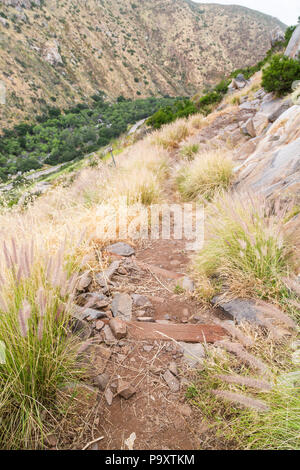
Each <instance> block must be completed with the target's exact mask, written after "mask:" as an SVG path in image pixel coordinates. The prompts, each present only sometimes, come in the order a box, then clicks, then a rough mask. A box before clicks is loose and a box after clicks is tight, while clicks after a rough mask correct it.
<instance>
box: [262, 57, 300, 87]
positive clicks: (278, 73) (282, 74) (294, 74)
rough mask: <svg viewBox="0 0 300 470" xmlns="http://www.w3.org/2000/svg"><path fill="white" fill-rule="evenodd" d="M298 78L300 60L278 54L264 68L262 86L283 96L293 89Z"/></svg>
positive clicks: (299, 75)
mask: <svg viewBox="0 0 300 470" xmlns="http://www.w3.org/2000/svg"><path fill="white" fill-rule="evenodd" d="M296 80H300V61H299V60H294V59H291V58H290V57H286V56H284V55H276V56H274V57H273V58H272V60H271V62H270V65H269V66H268V67H267V68H265V69H264V70H263V78H262V86H263V87H264V89H265V90H266V91H269V92H271V91H274V92H275V93H276V94H277V95H278V96H282V95H286V94H287V93H290V92H291V91H292V84H293V82H295V81H296Z"/></svg>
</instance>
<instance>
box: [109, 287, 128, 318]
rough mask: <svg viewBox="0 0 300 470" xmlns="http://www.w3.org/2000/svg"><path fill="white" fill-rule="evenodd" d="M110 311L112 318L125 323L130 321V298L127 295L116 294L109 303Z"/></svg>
mask: <svg viewBox="0 0 300 470" xmlns="http://www.w3.org/2000/svg"><path fill="white" fill-rule="evenodd" d="M111 311H112V314H113V316H114V317H120V318H122V319H123V320H125V321H129V320H131V314H132V298H131V296H130V295H129V294H122V293H119V292H117V293H116V294H115V296H114V298H113V301H112V303H111Z"/></svg>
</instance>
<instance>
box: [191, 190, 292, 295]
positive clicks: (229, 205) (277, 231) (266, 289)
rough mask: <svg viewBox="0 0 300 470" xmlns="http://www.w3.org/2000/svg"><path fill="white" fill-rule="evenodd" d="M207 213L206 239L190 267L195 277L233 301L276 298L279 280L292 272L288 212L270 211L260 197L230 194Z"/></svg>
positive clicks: (223, 197) (280, 282)
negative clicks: (197, 276)
mask: <svg viewBox="0 0 300 470" xmlns="http://www.w3.org/2000/svg"><path fill="white" fill-rule="evenodd" d="M208 211H209V233H210V237H208V239H207V242H206V243H205V246H204V248H203V250H202V251H201V252H200V253H199V255H198V257H197V260H196V263H195V269H196V271H197V272H198V273H199V274H200V277H201V276H203V277H205V278H208V279H209V280H210V282H211V283H213V284H214V285H215V291H216V290H217V291H218V290H220V289H222V286H223V285H226V287H227V290H229V291H230V292H231V293H232V294H233V295H235V296H239V295H241V296H246V297H247V296H249V295H250V296H251V295H254V296H258V297H265V298H272V297H275V298H276V297H281V296H282V295H283V292H282V289H283V283H282V278H284V277H288V276H290V275H292V273H293V272H295V270H296V268H297V260H296V259H295V257H294V248H295V244H296V243H297V233H290V232H289V231H288V227H287V226H286V225H285V216H286V214H287V213H288V207H283V208H281V209H279V207H277V208H275V210H274V208H273V207H272V205H270V204H269V203H268V202H267V201H266V200H265V199H264V198H262V197H258V196H255V195H253V194H250V193H245V194H239V193H234V194H223V195H219V196H218V197H217V198H216V199H215V200H214V201H213V204H212V205H211V206H210V207H209V208H208ZM283 290H284V289H283Z"/></svg>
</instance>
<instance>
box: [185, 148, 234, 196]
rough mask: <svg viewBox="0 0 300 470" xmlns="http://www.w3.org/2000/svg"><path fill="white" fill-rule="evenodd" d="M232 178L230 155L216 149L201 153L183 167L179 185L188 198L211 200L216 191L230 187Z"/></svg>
mask: <svg viewBox="0 0 300 470" xmlns="http://www.w3.org/2000/svg"><path fill="white" fill-rule="evenodd" d="M232 179H233V164H232V161H231V159H230V157H229V156H228V155H224V152H221V151H220V150H216V151H211V152H207V153H205V154H199V155H197V156H196V157H195V159H194V161H193V162H191V163H190V164H189V165H187V166H184V167H182V168H181V169H180V170H179V172H178V175H177V185H178V189H179V191H180V192H181V194H182V195H183V197H184V198H185V199H186V200H192V199H197V198H198V199H199V198H203V199H206V200H211V199H212V198H213V197H214V195H215V194H216V193H218V192H220V191H222V190H226V189H228V188H229V186H230V184H231V182H232Z"/></svg>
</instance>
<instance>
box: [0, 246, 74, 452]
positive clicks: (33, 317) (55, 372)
mask: <svg viewBox="0 0 300 470" xmlns="http://www.w3.org/2000/svg"><path fill="white" fill-rule="evenodd" d="M1 249H2V250H3V258H4V260H2V263H1V268H0V278H1V287H0V341H1V342H2V343H1V344H2V345H3V346H4V352H5V358H4V359H5V360H4V361H3V363H2V364H0V421H1V429H0V445H1V448H2V449H3V448H6V449H18V448H39V447H40V445H41V442H42V440H43V437H44V435H45V434H46V433H47V431H49V428H50V423H51V422H52V423H53V414H59V413H60V412H61V411H62V406H63V398H64V396H63V393H62V391H61V389H62V387H63V386H64V385H66V384H67V383H68V382H74V381H76V380H78V378H79V377H80V376H81V375H82V374H81V372H80V370H79V369H78V365H77V363H76V356H77V352H78V347H79V344H80V343H79V340H78V338H76V337H75V336H73V335H70V333H69V323H70V318H71V316H70V312H71V309H72V296H73V293H74V291H75V286H76V283H77V274H76V272H74V269H73V268H74V267H73V266H72V262H70V260H68V259H66V258H65V250H64V247H63V246H62V247H61V248H60V250H59V251H58V252H57V253H56V254H55V255H51V256H50V255H48V254H47V253H44V252H43V250H41V249H38V248H36V247H35V246H34V244H33V243H31V244H18V245H17V243H16V241H15V239H12V242H11V246H8V244H6V243H3V244H2V247H1ZM64 406H65V405H64Z"/></svg>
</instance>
